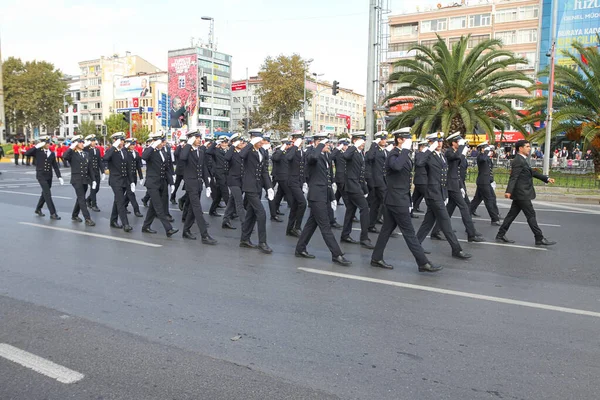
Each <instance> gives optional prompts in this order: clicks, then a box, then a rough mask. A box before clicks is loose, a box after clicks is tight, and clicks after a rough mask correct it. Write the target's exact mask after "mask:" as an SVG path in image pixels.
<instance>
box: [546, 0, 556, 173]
mask: <svg viewBox="0 0 600 400" xmlns="http://www.w3.org/2000/svg"><path fill="white" fill-rule="evenodd" d="M557 3H558V2H557V1H556V0H552V27H551V28H550V29H551V32H550V34H551V35H552V47H551V48H550V82H549V83H548V105H547V111H546V114H547V118H546V143H544V163H543V173H544V175H548V174H549V172H550V141H551V137H552V112H553V110H552V103H553V100H554V99H553V97H554V58H555V56H556V22H557V19H558V4H557Z"/></svg>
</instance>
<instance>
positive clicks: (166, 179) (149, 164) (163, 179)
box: [142, 146, 187, 189]
mask: <svg viewBox="0 0 600 400" xmlns="http://www.w3.org/2000/svg"><path fill="white" fill-rule="evenodd" d="M163 149H164V147H163ZM163 149H160V150H157V149H154V148H152V147H151V146H148V147H146V149H145V150H144V152H143V153H142V159H143V160H144V161H146V180H145V182H144V186H146V187H147V188H148V189H158V188H160V187H162V186H163V185H165V184H169V185H173V184H174V182H173V171H172V170H171V165H172V162H171V161H170V160H169V158H168V156H169V153H165V152H164V151H163ZM161 156H162V157H161ZM184 179H185V175H184ZM186 184H187V182H186Z"/></svg>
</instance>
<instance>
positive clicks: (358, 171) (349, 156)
mask: <svg viewBox="0 0 600 400" xmlns="http://www.w3.org/2000/svg"><path fill="white" fill-rule="evenodd" d="M342 157H343V158H344V160H346V183H345V185H344V189H345V191H346V197H347V201H346V200H344V201H346V213H345V215H344V228H343V229H342V241H351V242H354V240H353V239H351V238H350V233H351V232H352V219H353V218H354V214H356V209H357V208H358V210H359V211H360V241H361V242H366V241H369V234H368V229H369V205H368V204H367V199H366V198H365V197H366V195H367V194H368V193H369V189H368V188H367V182H366V180H365V156H364V154H363V152H362V151H361V150H358V149H357V148H356V147H355V146H353V145H351V146H349V147H348V149H347V150H346V151H345V152H344V154H343V155H342ZM348 239H349V240H348Z"/></svg>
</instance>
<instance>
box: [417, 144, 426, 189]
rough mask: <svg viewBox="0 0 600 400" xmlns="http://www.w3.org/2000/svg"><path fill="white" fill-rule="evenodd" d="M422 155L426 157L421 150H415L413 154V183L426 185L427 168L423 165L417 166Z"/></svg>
mask: <svg viewBox="0 0 600 400" xmlns="http://www.w3.org/2000/svg"><path fill="white" fill-rule="evenodd" d="M423 157H427V155H426V154H425V153H423V152H420V151H419V152H417V153H416V154H415V178H414V184H415V185H427V168H425V166H424V165H423V166H421V167H420V166H419V160H421V159H422V158H423Z"/></svg>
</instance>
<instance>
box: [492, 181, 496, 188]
mask: <svg viewBox="0 0 600 400" xmlns="http://www.w3.org/2000/svg"><path fill="white" fill-rule="evenodd" d="M491 185H492V189H494V190H496V182H495V181H494V182H492V183H491Z"/></svg>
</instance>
